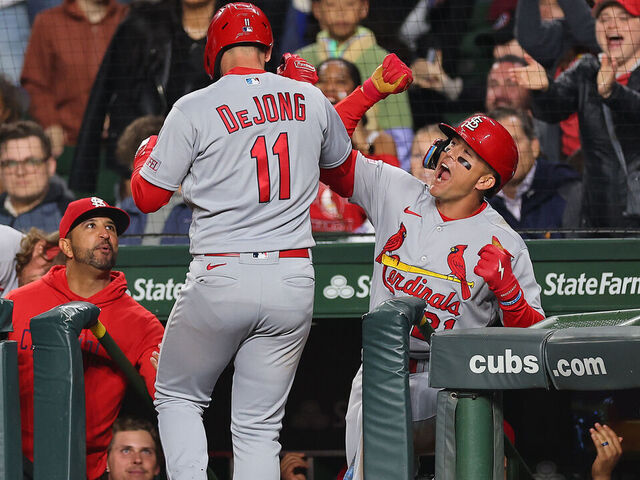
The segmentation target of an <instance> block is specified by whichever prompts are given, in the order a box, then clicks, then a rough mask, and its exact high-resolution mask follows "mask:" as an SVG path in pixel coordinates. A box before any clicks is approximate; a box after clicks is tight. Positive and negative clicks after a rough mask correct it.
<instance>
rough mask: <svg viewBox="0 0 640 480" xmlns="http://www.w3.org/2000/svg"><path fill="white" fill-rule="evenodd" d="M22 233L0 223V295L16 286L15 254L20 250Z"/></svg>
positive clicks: (2, 295)
mask: <svg viewBox="0 0 640 480" xmlns="http://www.w3.org/2000/svg"><path fill="white" fill-rule="evenodd" d="M21 240H22V233H21V232H19V231H18V230H16V229H14V228H11V227H9V226H7V225H0V297H4V296H5V295H6V294H7V293H9V292H10V291H11V290H13V289H14V288H18V275H17V274H16V254H17V253H18V252H19V251H20V241H21Z"/></svg>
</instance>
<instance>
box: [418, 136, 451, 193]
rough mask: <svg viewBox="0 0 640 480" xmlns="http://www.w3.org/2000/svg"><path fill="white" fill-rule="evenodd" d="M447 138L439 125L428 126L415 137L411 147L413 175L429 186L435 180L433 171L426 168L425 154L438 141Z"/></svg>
mask: <svg viewBox="0 0 640 480" xmlns="http://www.w3.org/2000/svg"><path fill="white" fill-rule="evenodd" d="M446 138H447V137H446V136H445V135H444V134H443V133H442V130H440V127H438V125H437V124H435V125H427V126H426V127H422V128H421V129H419V130H418V131H417V132H416V134H415V136H414V137H413V145H411V175H413V176H414V177H416V178H419V179H420V180H422V181H423V182H424V183H426V184H427V185H430V184H431V181H432V180H433V170H430V169H427V168H425V166H424V164H423V161H424V154H425V152H426V151H427V150H429V147H431V145H433V142H435V141H436V140H446Z"/></svg>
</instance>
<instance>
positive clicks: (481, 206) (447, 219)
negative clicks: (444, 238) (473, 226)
mask: <svg viewBox="0 0 640 480" xmlns="http://www.w3.org/2000/svg"><path fill="white" fill-rule="evenodd" d="M487 205H489V204H488V203H487V202H482V205H480V208H478V210H476V211H475V212H473V213H472V214H471V215H468V216H466V217H462V218H471V217H473V216H475V215H477V214H479V213H480V212H481V211H483V210H484V209H485V208H487ZM438 213H439V214H440V218H442V220H443V221H445V222H451V221H452V220H462V218H449V217H447V216H446V215H445V214H444V213H442V212H441V211H440V210H438Z"/></svg>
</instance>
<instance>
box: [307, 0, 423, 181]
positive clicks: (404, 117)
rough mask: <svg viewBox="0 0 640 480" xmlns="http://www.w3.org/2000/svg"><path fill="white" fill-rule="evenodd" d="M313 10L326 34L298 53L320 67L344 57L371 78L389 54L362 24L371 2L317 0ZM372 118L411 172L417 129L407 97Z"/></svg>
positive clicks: (378, 109)
mask: <svg viewBox="0 0 640 480" xmlns="http://www.w3.org/2000/svg"><path fill="white" fill-rule="evenodd" d="M312 11H313V15H314V16H315V17H316V18H317V19H318V22H319V23H320V26H321V28H322V31H321V32H320V33H319V34H318V36H317V37H316V42H315V43H312V44H310V45H307V46H306V47H304V48H302V49H300V50H298V51H297V52H296V53H297V54H298V55H300V56H301V57H303V58H304V59H305V60H307V61H308V62H310V63H312V64H313V65H316V66H318V65H319V64H320V62H322V61H324V60H327V59H329V58H336V57H340V58H344V59H345V60H348V61H350V62H352V63H353V64H355V65H356V66H357V67H358V71H359V73H360V77H361V78H367V77H369V75H371V74H372V73H373V71H374V70H375V69H376V68H377V67H378V65H379V64H380V63H382V61H383V60H384V57H385V55H386V54H387V52H386V51H385V50H384V49H383V48H382V47H380V46H379V45H378V44H377V43H376V38H375V36H374V34H373V32H372V31H371V30H369V29H367V28H365V27H363V26H361V25H360V22H361V21H362V20H364V19H365V18H366V17H367V14H368V12H369V1H368V0H313V2H312ZM368 118H369V122H370V125H371V127H372V128H373V129H381V130H385V131H386V132H387V133H389V134H391V135H392V136H393V139H394V141H395V143H396V148H397V151H398V159H399V160H400V166H401V167H402V168H404V169H405V170H409V162H410V159H409V157H410V150H411V140H412V138H413V130H412V119H411V109H410V107H409V98H408V96H407V94H406V93H402V94H401V95H391V96H389V97H388V98H387V99H386V100H384V101H382V102H380V103H379V104H378V105H376V106H375V107H374V108H373V109H372V111H371V114H370V115H369V117H368Z"/></svg>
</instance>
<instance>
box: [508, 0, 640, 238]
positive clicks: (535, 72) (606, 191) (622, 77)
mask: <svg viewBox="0 0 640 480" xmlns="http://www.w3.org/2000/svg"><path fill="white" fill-rule="evenodd" d="M592 14H593V16H594V18H595V21H596V22H595V24H596V38H597V40H598V44H599V45H600V48H601V49H602V53H601V54H600V55H599V56H595V55H591V54H587V55H584V56H582V57H581V58H580V59H579V60H578V61H577V62H576V63H575V64H574V65H573V66H572V68H570V69H569V70H567V71H565V72H564V73H562V74H561V75H560V76H559V77H558V78H556V79H555V80H552V79H551V78H549V77H548V75H547V74H546V73H545V70H544V68H543V67H542V66H541V65H540V64H538V63H537V62H536V61H535V60H533V59H532V58H531V57H527V63H528V64H527V66H525V67H522V68H515V69H513V71H512V74H513V79H514V80H515V81H517V82H518V84H520V85H522V86H524V87H526V88H529V89H530V90H533V91H534V93H533V95H532V111H533V114H534V116H535V117H536V118H538V119H540V120H543V121H546V122H559V121H561V120H564V119H565V118H567V117H568V116H569V115H571V114H572V113H573V112H577V113H578V118H579V120H580V122H579V127H580V138H581V140H582V153H583V156H584V172H583V182H584V189H583V197H582V202H583V207H584V213H585V216H586V219H587V221H588V226H589V227H595V228H638V227H640V137H638V125H639V124H640V68H638V67H639V66H640V0H600V1H598V2H596V4H595V6H594V7H593V10H592Z"/></svg>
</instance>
